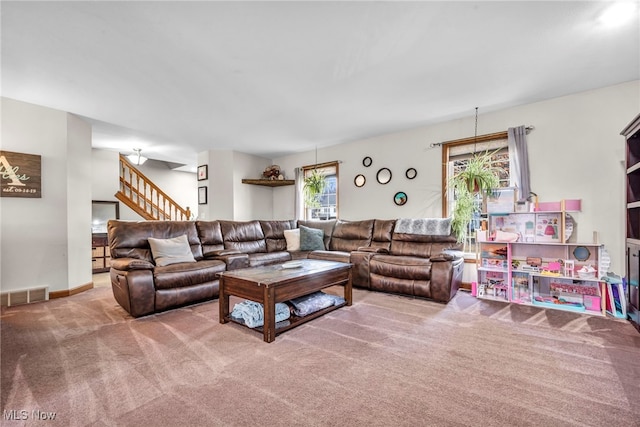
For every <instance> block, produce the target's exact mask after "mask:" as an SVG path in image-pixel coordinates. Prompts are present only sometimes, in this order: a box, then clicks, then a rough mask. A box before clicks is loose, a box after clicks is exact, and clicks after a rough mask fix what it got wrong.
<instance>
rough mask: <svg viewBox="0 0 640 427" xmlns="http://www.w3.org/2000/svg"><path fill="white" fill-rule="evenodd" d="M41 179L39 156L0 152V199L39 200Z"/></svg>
mask: <svg viewBox="0 0 640 427" xmlns="http://www.w3.org/2000/svg"><path fill="white" fill-rule="evenodd" d="M41 178H42V160H41V156H38V155H35V154H24V153H14V152H12V151H1V150H0V184H1V185H0V190H1V191H0V197H28V198H41V197H42V185H41Z"/></svg>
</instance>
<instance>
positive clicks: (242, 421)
mask: <svg viewBox="0 0 640 427" xmlns="http://www.w3.org/2000/svg"><path fill="white" fill-rule="evenodd" d="M0 344H1V346H2V347H1V350H2V351H1V358H2V360H1V368H2V372H1V375H2V377H1V391H0V394H1V404H2V408H1V409H2V411H3V418H2V425H3V426H4V425H7V426H13V425H16V426H17V425H37V426H42V425H47V426H49V425H50V426H53V425H59V426H84V425H91V426H140V425H154V426H177V425H185V426H187V425H188V426H267V425H268V426H608V425H611V426H616V427H620V426H640V334H639V333H638V332H637V331H636V330H635V329H634V328H633V327H632V326H631V325H629V324H628V323H626V322H623V321H616V320H613V319H606V318H598V317H591V316H586V315H579V314H575V313H567V312H560V311H552V310H547V311H545V310H540V309H536V308H532V307H523V306H511V305H507V304H501V303H491V302H487V301H478V300H476V299H475V298H472V297H471V296H470V295H469V294H466V293H463V292H459V293H458V295H457V296H456V298H454V300H453V301H451V302H450V303H449V304H448V305H442V304H437V303H433V302H429V301H424V300H416V299H410V298H405V297H400V296H394V295H387V294H383V293H373V292H367V291H363V290H357V289H356V290H354V305H353V306H351V307H345V308H341V309H339V310H337V311H334V312H332V313H329V314H328V315H326V316H323V317H321V318H318V319H315V320H313V321H312V322H309V323H307V324H305V325H302V326H300V327H298V328H295V329H293V330H291V331H288V332H286V333H284V334H282V335H279V336H278V338H276V341H275V342H273V343H271V344H267V343H265V342H263V341H262V337H261V335H260V334H258V333H256V332H255V331H251V330H248V329H246V328H243V327H241V326H239V325H235V324H225V325H222V324H220V323H219V321H218V302H217V301H213V302H208V303H203V304H199V305H195V306H190V307H186V308H181V309H177V310H172V311H169V312H166V313H162V314H157V315H152V316H148V317H145V318H140V319H132V318H131V317H129V316H128V315H127V314H126V312H125V311H124V310H122V309H121V308H120V307H119V306H118V305H117V303H116V302H115V300H114V299H113V296H112V294H111V290H110V288H109V287H104V286H99V287H96V288H95V289H92V290H90V291H87V292H84V293H81V294H78V295H74V296H72V297H68V298H62V299H57V300H52V301H49V302H45V303H37V304H31V305H26V306H19V307H12V308H8V309H7V308H3V309H2V316H1V342H0ZM21 411H24V412H21ZM37 411H40V412H37ZM50 413H55V419H54V420H49V421H43V420H37V419H35V416H37V415H38V414H39V415H40V416H43V415H42V414H45V415H47V414H50ZM24 416H26V418H27V419H26V420H20V421H11V420H8V418H12V417H13V418H20V417H24Z"/></svg>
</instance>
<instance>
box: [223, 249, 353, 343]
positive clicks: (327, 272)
mask: <svg viewBox="0 0 640 427" xmlns="http://www.w3.org/2000/svg"><path fill="white" fill-rule="evenodd" d="M299 261H300V266H299V267H296V268H285V267H286V266H288V265H285V264H286V263H284V264H274V265H268V266H263V267H253V268H243V269H239V270H231V271H225V272H223V273H220V274H219V277H220V301H219V303H220V323H227V322H229V321H232V322H235V323H240V322H236V321H235V320H234V319H233V318H232V317H231V316H230V315H229V296H236V297H239V298H243V299H248V300H251V301H255V302H259V303H261V304H262V305H263V306H264V326H262V327H257V328H253V329H254V330H257V331H260V332H262V333H263V335H264V340H265V341H266V342H273V340H275V338H276V334H279V333H281V332H284V331H286V330H289V329H291V328H294V327H296V326H298V325H300V324H302V323H304V322H308V321H309V320H312V319H315V318H317V317H319V316H322V315H323V314H325V313H328V312H330V311H333V310H336V309H338V308H340V307H342V306H344V305H351V302H352V290H351V264H348V263H343V262H333V261H321V260H311V259H305V260H299ZM283 266H285V267H283ZM335 285H340V286H344V299H345V303H343V304H340V305H334V306H331V307H327V308H325V309H323V310H320V311H317V312H315V313H312V314H309V315H307V316H304V317H296V316H293V315H292V316H291V317H290V318H289V319H288V320H289V322H288V324H286V325H283V326H282V327H278V328H277V330H276V309H275V306H276V303H278V302H284V301H288V300H290V299H293V298H298V297H301V296H304V295H308V294H311V293H313V292H317V291H319V290H321V289H324V288H328V287H330V286H335Z"/></svg>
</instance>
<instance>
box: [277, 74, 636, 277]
mask: <svg viewBox="0 0 640 427" xmlns="http://www.w3.org/2000/svg"><path fill="white" fill-rule="evenodd" d="M473 107H475V106H472V107H470V108H469V110H470V115H469V117H467V118H464V119H459V120H453V121H449V122H445V123H438V124H434V125H431V126H426V127H423V128H418V129H411V130H407V131H404V132H397V133H393V134H388V135H382V136H378V137H374V138H368V139H364V140H359V141H353V142H346V143H344V144H340V145H335V146H331V147H326V148H319V149H318V159H317V161H318V162H325V161H332V160H340V161H342V163H341V164H340V172H339V173H340V176H339V185H340V187H339V191H340V195H339V209H340V214H339V215H340V218H342V219H347V220H356V219H364V218H400V217H440V216H442V202H441V185H442V180H441V163H442V158H441V155H442V152H441V149H440V148H433V149H431V148H429V145H430V144H431V143H438V142H442V141H448V140H455V139H460V138H465V137H469V136H473V132H474V117H473V113H474V112H473ZM639 109H640V81H634V82H629V83H625V84H620V85H616V86H611V87H606V88H601V89H597V90H593V91H588V92H584V93H579V94H575V95H570V96H565V97H561V98H556V99H552V100H548V101H541V102H537V103H533V104H528V105H523V106H519V107H514V108H509V109H505V110H501V111H496V112H492V113H486V114H483V112H482V106H481V105H480V115H479V120H478V134H487V133H493V132H500V131H504V130H506V129H507V128H509V127H514V126H519V125H533V126H535V130H534V131H533V132H531V133H530V134H529V135H528V137H527V139H528V145H529V155H530V169H531V188H532V191H534V192H536V193H537V194H538V195H539V196H540V201H559V200H560V199H563V198H567V199H573V198H576V199H582V212H581V213H578V214H575V215H574V218H575V222H576V223H577V227H576V230H575V234H576V236H577V237H576V239H577V241H578V242H591V241H592V236H593V231H598V232H599V233H600V241H601V242H602V243H604V244H605V246H606V248H607V250H608V251H609V253H610V255H611V259H612V270H613V271H616V272H618V273H622V272H623V271H624V236H625V232H624V228H625V218H624V203H625V201H624V197H625V192H624V191H625V190H624V166H623V161H624V156H625V151H624V139H623V138H622V137H621V136H620V135H619V133H620V131H621V130H622V129H623V128H624V127H625V126H626V124H627V123H628V122H629V121H631V119H633V118H634V117H635V116H636V115H637V114H638V110H639ZM314 156H315V152H313V153H312V152H306V153H302V154H297V155H291V156H287V157H282V158H277V159H274V163H276V164H278V165H280V166H281V167H282V168H283V170H284V171H285V173H286V174H287V176H293V174H294V168H295V167H299V166H302V165H307V164H313V163H315V158H314ZM365 156H370V157H371V158H372V159H373V164H372V165H371V166H370V167H368V168H366V167H364V166H363V165H362V159H363V158H364V157H365ZM381 167H388V168H389V169H391V171H392V173H393V178H392V180H391V182H390V183H388V184H386V185H380V184H378V183H377V182H376V181H375V174H376V172H377V170H378V169H380V168H381ZM409 167H414V168H416V169H417V171H418V176H417V177H416V178H415V179H413V180H408V179H406V178H405V176H404V173H405V171H406V169H407V168H409ZM359 173H362V174H364V175H365V177H366V179H367V182H366V184H365V186H364V187H361V188H357V187H355V185H354V184H353V179H354V177H355V176H356V175H357V174H359ZM397 191H404V192H406V193H407V195H408V202H407V203H406V204H405V205H404V206H397V205H395V204H394V202H393V195H394V194H395V193H396V192H397ZM276 197H277V200H278V203H277V206H276V207H275V208H274V212H275V215H274V216H275V217H277V218H293V217H294V202H293V195H291V196H289V195H288V194H286V193H279V194H277V195H274V199H275V198H276Z"/></svg>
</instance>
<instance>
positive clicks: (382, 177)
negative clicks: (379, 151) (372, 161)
mask: <svg viewBox="0 0 640 427" xmlns="http://www.w3.org/2000/svg"><path fill="white" fill-rule="evenodd" d="M376 180H377V181H378V182H379V183H380V184H387V183H388V182H389V181H391V170H390V169H389V168H380V170H378V173H377V174H376Z"/></svg>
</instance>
